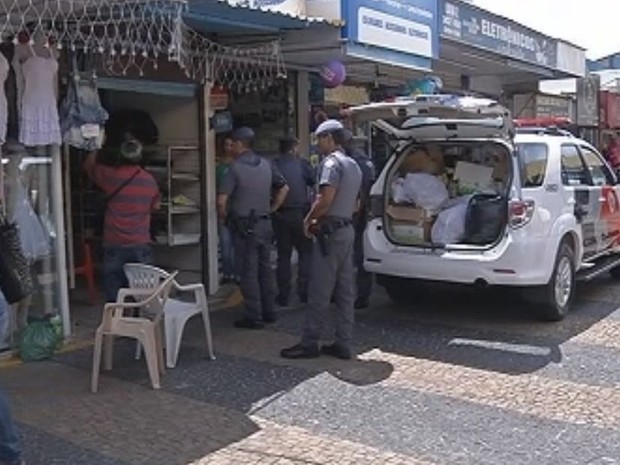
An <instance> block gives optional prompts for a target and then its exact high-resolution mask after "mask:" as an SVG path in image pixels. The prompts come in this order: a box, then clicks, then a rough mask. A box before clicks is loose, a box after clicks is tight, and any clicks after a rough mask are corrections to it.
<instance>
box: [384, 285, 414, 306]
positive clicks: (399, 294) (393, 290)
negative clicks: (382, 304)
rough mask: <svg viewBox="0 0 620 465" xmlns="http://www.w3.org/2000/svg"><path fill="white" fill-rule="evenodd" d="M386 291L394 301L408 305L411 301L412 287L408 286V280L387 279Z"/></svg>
mask: <svg viewBox="0 0 620 465" xmlns="http://www.w3.org/2000/svg"><path fill="white" fill-rule="evenodd" d="M383 286H384V287H385V292H387V295H388V296H389V297H390V299H391V300H392V302H394V303H395V304H398V305H406V304H408V303H410V302H411V299H412V292H411V288H410V287H408V286H407V281H406V280H404V279H398V278H393V279H386V280H384V282H383Z"/></svg>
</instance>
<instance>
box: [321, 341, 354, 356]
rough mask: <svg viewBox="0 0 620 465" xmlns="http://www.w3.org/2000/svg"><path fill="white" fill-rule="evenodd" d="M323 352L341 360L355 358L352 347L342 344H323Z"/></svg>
mask: <svg viewBox="0 0 620 465" xmlns="http://www.w3.org/2000/svg"><path fill="white" fill-rule="evenodd" d="M321 353H322V354H323V355H329V356H330V357H336V358H339V359H340V360H351V359H352V358H353V355H352V354H351V349H349V348H348V347H344V346H341V345H340V344H331V345H328V346H322V347H321Z"/></svg>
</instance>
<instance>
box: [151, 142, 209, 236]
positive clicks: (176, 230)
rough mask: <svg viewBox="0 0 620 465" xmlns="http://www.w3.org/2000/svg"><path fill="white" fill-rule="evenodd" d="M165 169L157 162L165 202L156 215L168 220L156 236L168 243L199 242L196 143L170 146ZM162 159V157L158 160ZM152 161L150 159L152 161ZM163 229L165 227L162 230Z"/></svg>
mask: <svg viewBox="0 0 620 465" xmlns="http://www.w3.org/2000/svg"><path fill="white" fill-rule="evenodd" d="M159 153H162V154H163V153H165V154H166V160H165V172H164V171H162V167H161V165H160V164H158V165H156V171H157V173H158V174H159V179H160V183H161V184H163V185H162V191H163V192H165V202H163V203H162V205H161V206H162V208H161V210H160V212H159V214H158V215H157V216H158V217H160V218H162V221H163V220H164V218H165V220H166V223H165V226H164V225H163V223H160V224H161V226H163V227H160V229H159V232H158V233H157V235H156V237H157V238H158V239H157V243H158V244H160V245H165V246H167V247H177V246H187V245H199V244H200V238H201V234H200V232H201V226H202V224H201V215H200V214H201V189H200V187H201V186H200V180H201V178H200V174H199V173H200V150H199V149H198V147H195V146H167V147H165V149H164V150H161V151H160V152H159ZM159 161H161V160H159ZM152 164H153V162H152V160H151V165H152ZM162 229H164V230H163V231H162Z"/></svg>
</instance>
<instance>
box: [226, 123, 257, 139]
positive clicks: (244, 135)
mask: <svg viewBox="0 0 620 465" xmlns="http://www.w3.org/2000/svg"><path fill="white" fill-rule="evenodd" d="M254 136H255V134H254V131H252V129H250V128H249V127H247V126H242V127H240V128H237V129H235V130H234V131H233V133H232V134H231V135H230V138H231V139H232V140H235V141H237V140H238V141H248V140H253V139H254Z"/></svg>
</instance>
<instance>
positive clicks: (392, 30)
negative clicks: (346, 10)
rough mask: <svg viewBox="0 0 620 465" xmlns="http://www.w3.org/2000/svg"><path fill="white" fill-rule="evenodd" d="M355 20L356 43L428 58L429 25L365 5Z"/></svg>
mask: <svg viewBox="0 0 620 465" xmlns="http://www.w3.org/2000/svg"><path fill="white" fill-rule="evenodd" d="M357 19H358V40H359V42H361V43H364V44H368V45H375V46H377V47H383V48H388V49H391V50H397V51H399V52H403V53H407V54H410V55H419V56H422V57H426V58H432V56H433V40H432V31H431V28H430V26H427V25H425V24H420V23H418V22H415V21H410V20H407V19H403V18H399V17H397V16H393V15H389V14H386V13H382V12H380V11H376V10H372V9H370V8H366V7H361V8H360V9H359V10H358V18H357Z"/></svg>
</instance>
